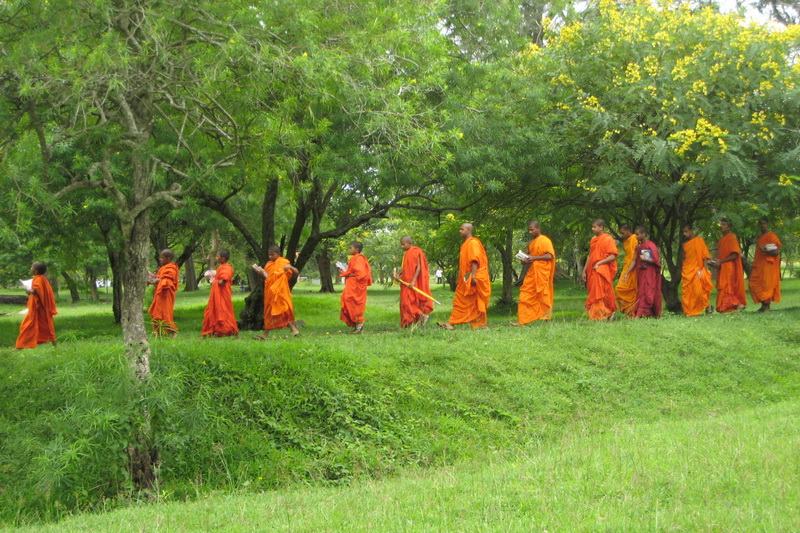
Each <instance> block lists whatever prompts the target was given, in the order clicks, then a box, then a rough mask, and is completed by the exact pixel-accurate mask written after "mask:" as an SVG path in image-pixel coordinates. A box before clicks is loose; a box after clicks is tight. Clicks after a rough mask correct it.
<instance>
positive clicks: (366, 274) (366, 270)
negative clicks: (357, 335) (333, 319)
mask: <svg viewBox="0 0 800 533" xmlns="http://www.w3.org/2000/svg"><path fill="white" fill-rule="evenodd" d="M341 275H342V276H347V277H346V278H344V290H343V291H342V299H341V312H340V313H339V320H341V321H342V322H344V323H345V324H347V325H348V326H350V327H351V328H352V327H355V326H356V324H360V323H361V322H364V311H365V310H366V308H367V287H369V286H370V285H372V269H370V267H369V261H367V258H366V257H364V256H363V255H362V254H355V255H354V256H353V257H351V258H350V261H349V262H348V263H347V270H345V271H343V272H342V273H341Z"/></svg>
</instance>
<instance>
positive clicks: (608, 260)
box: [593, 254, 617, 270]
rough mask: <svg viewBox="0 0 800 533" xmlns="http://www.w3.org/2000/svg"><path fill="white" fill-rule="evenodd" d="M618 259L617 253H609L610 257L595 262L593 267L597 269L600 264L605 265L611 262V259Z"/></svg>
mask: <svg viewBox="0 0 800 533" xmlns="http://www.w3.org/2000/svg"><path fill="white" fill-rule="evenodd" d="M616 260H617V254H608V257H606V258H605V259H601V260H600V261H598V262H597V263H595V264H594V267H593V268H594V269H595V270H597V267H599V266H600V265H605V264H607V263H610V262H611V261H616Z"/></svg>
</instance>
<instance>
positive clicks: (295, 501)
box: [0, 280, 800, 531]
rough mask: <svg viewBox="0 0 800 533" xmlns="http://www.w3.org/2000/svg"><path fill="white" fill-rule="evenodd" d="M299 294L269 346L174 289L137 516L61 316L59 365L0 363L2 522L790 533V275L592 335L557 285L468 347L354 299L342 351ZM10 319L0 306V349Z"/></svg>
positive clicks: (571, 293)
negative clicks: (739, 303)
mask: <svg viewBox="0 0 800 533" xmlns="http://www.w3.org/2000/svg"><path fill="white" fill-rule="evenodd" d="M314 290H315V288H314V287H312V286H305V287H303V286H300V287H298V290H297V291H296V294H295V307H296V311H297V315H298V318H302V319H304V320H306V321H307V322H308V323H309V327H308V328H306V329H304V330H303V337H302V338H300V339H294V338H287V336H286V335H279V336H277V337H276V338H275V339H274V340H272V341H270V342H268V343H259V342H256V341H252V340H249V338H247V337H244V336H243V338H242V339H241V340H235V339H209V340H205V341H204V340H200V339H199V338H198V336H199V329H200V321H201V317H202V309H203V305H204V299H205V298H206V297H207V293H195V294H191V295H186V294H184V293H179V295H178V303H177V306H176V322H177V323H178V326H179V328H181V337H180V338H179V339H178V340H175V341H171V340H163V341H157V342H155V343H154V345H153V348H154V356H153V371H154V376H155V377H154V379H153V384H152V387H151V390H150V391H149V393H148V397H147V398H145V400H144V401H146V402H148V405H149V408H150V410H151V413H153V424H154V430H155V431H156V435H157V437H156V438H157V445H158V448H159V450H160V452H161V459H162V461H163V464H162V470H161V486H160V487H159V491H158V497H157V499H158V500H160V501H161V502H162V503H159V504H155V505H140V504H138V503H137V501H138V497H137V495H136V494H135V493H134V492H133V491H132V490H131V488H130V486H129V481H128V480H127V474H126V472H125V469H124V466H125V461H124V453H122V452H123V451H124V448H125V446H126V445H127V443H128V437H129V430H128V428H129V421H130V417H131V416H132V411H133V408H132V406H131V402H130V400H129V397H128V388H127V385H126V380H125V365H124V359H123V358H122V356H121V354H120V347H119V341H118V336H119V335H118V331H116V330H115V327H114V326H113V324H111V321H110V319H109V317H108V314H109V309H108V307H107V306H108V304H90V303H79V304H77V305H75V306H72V305H70V304H67V303H64V302H63V301H62V302H59V305H60V307H59V312H60V314H59V317H57V323H56V328H57V332H58V334H59V339H60V341H61V343H60V345H59V347H58V348H57V349H54V348H52V347H51V346H42V347H40V348H38V349H36V350H28V351H23V352H16V351H14V350H11V349H3V350H1V351H0V357H2V358H3V361H4V365H3V370H2V371H0V413H2V414H1V415H0V435H1V436H0V523H5V524H6V525H8V526H11V525H17V526H22V525H25V524H46V523H47V522H52V521H53V520H58V519H62V518H65V517H69V516H70V515H72V514H75V513H78V512H81V511H86V512H97V511H101V510H112V509H115V508H121V509H118V510H116V511H113V512H109V513H106V514H100V515H91V514H85V515H82V516H75V517H71V518H67V519H65V520H62V522H60V523H59V524H58V525H52V526H47V525H39V526H32V527H34V529H35V528H38V527H41V528H43V530H47V528H48V527H50V528H58V530H59V531H62V530H64V531H74V530H79V529H84V530H85V529H87V528H89V529H92V530H108V531H131V530H133V531H137V530H142V531H183V530H186V531H189V530H192V531H199V530H209V529H217V530H232V531H237V530H238V531H258V530H276V531H319V530H325V531H333V530H335V531H351V530H354V531H367V530H376V529H377V530H391V531H441V530H462V531H472V530H484V531H506V530H507V531H526V530H549V531H553V530H557V531H559V530H561V531H563V530H575V529H581V530H596V529H600V530H604V529H605V530H613V531H618V530H675V529H684V530H686V529H688V530H754V529H756V530H758V529H762V530H765V531H778V530H793V529H798V528H800V512H798V508H797V503H796V502H797V501H800V494H798V490H799V489H798V487H800V483H798V477H799V476H800V456H799V455H798V454H797V449H798V434H799V433H798V429H800V425H799V424H798V407H800V403H798V400H797V398H798V393H799V392H800V348H798V346H800V280H790V281H787V282H786V283H784V301H783V302H782V303H781V304H776V305H774V306H773V308H774V311H772V312H770V313H767V314H757V313H755V312H754V311H753V310H752V309H748V310H747V311H745V312H742V313H738V314H730V315H714V316H710V317H707V316H703V317H697V318H691V319H687V318H685V317H681V316H665V317H664V318H663V319H661V320H658V321H656V320H644V321H629V320H622V321H618V322H614V323H611V324H608V323H602V324H597V323H591V322H589V321H588V320H586V319H585V318H584V314H583V312H582V304H583V298H584V296H583V292H582V291H581V290H580V289H577V288H573V287H571V286H569V285H562V286H559V287H557V293H556V312H555V315H554V318H553V320H552V321H551V323H549V324H535V325H533V326H531V327H528V328H510V327H503V326H504V324H507V322H508V321H509V319H510V318H511V317H510V316H508V315H507V314H503V313H501V312H500V311H499V310H495V309H493V310H492V313H491V316H490V326H492V327H491V329H489V330H485V331H474V332H473V331H468V328H467V329H459V330H456V331H453V332H446V331H441V330H436V329H429V330H427V331H423V330H414V331H399V329H398V321H399V319H398V313H397V308H396V306H397V291H396V289H389V290H375V291H371V292H370V303H369V307H368V310H367V321H368V326H367V327H368V330H367V332H366V333H365V334H364V335H362V336H355V337H354V336H343V335H342V333H343V332H344V331H346V329H347V328H345V327H344V326H343V325H342V324H341V323H340V322H338V298H337V296H331V295H320V294H317V293H315V292H313V291H314ZM243 296H244V295H241V294H237V295H236V300H237V301H236V307H237V309H239V308H240V307H241V306H242V305H243V301H242V298H243ZM436 296H437V298H438V299H439V300H440V301H443V302H445V305H444V306H443V308H441V309H440V308H438V307H437V310H436V314H437V315H438V317H436V316H435V319H436V318H445V317H446V316H447V313H448V308H449V306H448V302H450V301H451V300H452V296H451V294H450V293H449V292H447V291H444V290H441V289H437V293H436ZM6 307H8V306H6ZM18 310H19V308H18V307H17V308H13V307H12V308H0V312H6V313H9V312H10V313H12V314H10V315H9V316H4V317H0V324H1V325H2V330H0V344H2V345H4V346H10V345H13V341H14V338H15V337H16V328H17V326H18V324H19V321H20V320H21V317H19V316H18V315H16V314H15V312H16V311H18ZM187 500H189V501H191V503H177V502H185V501H187ZM140 523H142V524H146V525H145V526H139V525H137V524H140ZM237 528H238V529H237Z"/></svg>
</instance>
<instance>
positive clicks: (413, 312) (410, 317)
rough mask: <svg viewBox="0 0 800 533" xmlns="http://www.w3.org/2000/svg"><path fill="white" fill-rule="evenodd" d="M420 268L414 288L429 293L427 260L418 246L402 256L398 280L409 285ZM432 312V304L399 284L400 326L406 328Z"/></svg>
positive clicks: (429, 280)
mask: <svg viewBox="0 0 800 533" xmlns="http://www.w3.org/2000/svg"><path fill="white" fill-rule="evenodd" d="M417 266H419V267H420V270H419V276H417V281H416V282H415V283H414V286H415V287H416V288H418V289H419V290H421V291H423V292H425V293H427V294H430V293H431V273H430V270H428V258H427V257H425V252H423V251H422V248H420V247H419V246H412V247H411V248H409V249H408V250H407V251H406V253H404V254H403V268H402V270H401V272H400V279H402V280H403V281H405V282H406V283H410V282H411V280H412V279H414V273H415V272H416V271H417ZM431 311H433V302H432V301H431V300H430V299H429V298H426V297H425V296H423V295H421V294H420V293H418V292H416V291H415V290H414V289H411V288H409V287H406V286H405V285H403V284H402V283H401V284H400V326H402V327H404V328H405V327H407V326H409V325H411V324H413V323H415V322H417V321H418V320H419V319H420V318H422V315H427V314H430V312H431Z"/></svg>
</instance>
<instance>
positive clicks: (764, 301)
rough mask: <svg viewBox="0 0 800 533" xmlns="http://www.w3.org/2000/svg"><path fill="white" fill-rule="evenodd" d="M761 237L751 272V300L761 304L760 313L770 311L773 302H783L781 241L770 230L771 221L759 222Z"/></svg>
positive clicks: (762, 220) (757, 243)
mask: <svg viewBox="0 0 800 533" xmlns="http://www.w3.org/2000/svg"><path fill="white" fill-rule="evenodd" d="M758 226H759V228H760V229H761V236H760V237H759V238H758V241H756V256H755V258H754V259H753V269H752V270H751V271H750V283H749V284H750V298H752V300H753V303H756V304H757V303H759V302H760V303H761V308H760V309H759V310H758V312H759V313H763V312H764V311H769V305H770V304H771V303H772V302H780V301H781V240H780V239H779V238H778V236H777V235H775V234H774V233H772V232H771V231H770V230H769V221H768V220H767V219H766V218H762V219H760V220H759V221H758Z"/></svg>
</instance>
